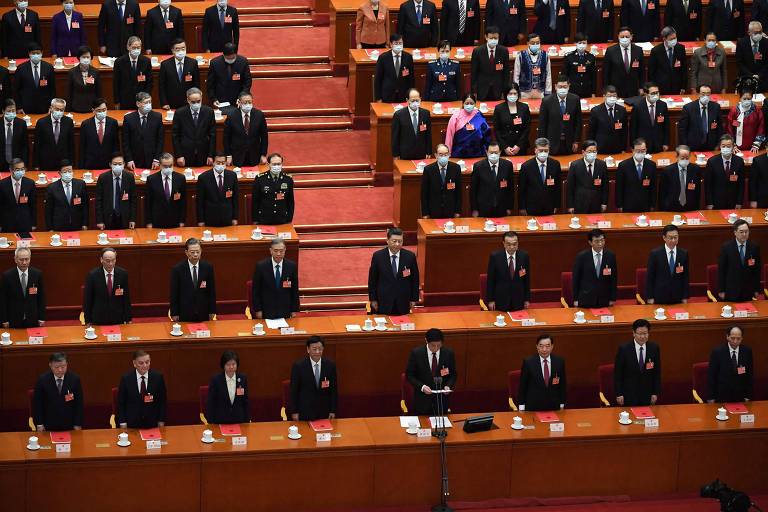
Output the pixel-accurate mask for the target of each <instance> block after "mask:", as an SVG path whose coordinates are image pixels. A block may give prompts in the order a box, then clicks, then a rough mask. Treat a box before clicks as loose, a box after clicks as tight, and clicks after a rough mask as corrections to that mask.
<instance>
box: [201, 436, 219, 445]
mask: <svg viewBox="0 0 768 512" xmlns="http://www.w3.org/2000/svg"><path fill="white" fill-rule="evenodd" d="M200 441H201V442H203V443H205V444H211V443H215V442H216V440H215V439H213V438H212V439H211V440H210V441H206V440H205V438H204V437H201V438H200Z"/></svg>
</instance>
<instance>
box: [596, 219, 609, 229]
mask: <svg viewBox="0 0 768 512" xmlns="http://www.w3.org/2000/svg"><path fill="white" fill-rule="evenodd" d="M597 227H598V228H600V229H609V228H610V227H611V221H609V220H599V221H597Z"/></svg>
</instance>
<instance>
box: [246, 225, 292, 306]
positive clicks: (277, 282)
mask: <svg viewBox="0 0 768 512" xmlns="http://www.w3.org/2000/svg"><path fill="white" fill-rule="evenodd" d="M269 253H270V255H271V257H270V258H266V259H263V260H261V261H260V262H258V263H257V264H256V268H255V269H254V271H253V281H252V286H251V289H252V295H251V303H252V305H253V311H252V312H251V313H252V316H253V317H254V318H268V319H269V318H293V317H294V316H296V313H298V312H299V269H298V266H297V265H296V263H295V262H293V261H291V260H286V259H285V242H284V241H283V239H282V238H274V239H272V243H270V245H269Z"/></svg>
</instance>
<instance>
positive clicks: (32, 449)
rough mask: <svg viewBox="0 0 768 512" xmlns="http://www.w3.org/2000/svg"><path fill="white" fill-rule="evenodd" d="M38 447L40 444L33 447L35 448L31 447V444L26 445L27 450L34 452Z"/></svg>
mask: <svg viewBox="0 0 768 512" xmlns="http://www.w3.org/2000/svg"><path fill="white" fill-rule="evenodd" d="M39 449H40V445H37V447H35V448H32V445H31V444H28V445H27V450H29V451H32V452H36V451H37V450H39Z"/></svg>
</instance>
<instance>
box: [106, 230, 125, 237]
mask: <svg viewBox="0 0 768 512" xmlns="http://www.w3.org/2000/svg"><path fill="white" fill-rule="evenodd" d="M106 233H107V238H125V230H124V229H113V230H110V231H106Z"/></svg>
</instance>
